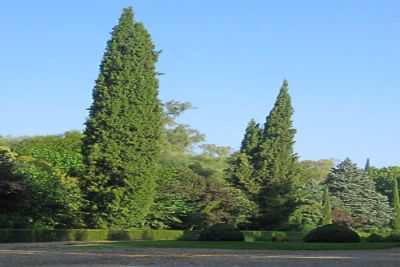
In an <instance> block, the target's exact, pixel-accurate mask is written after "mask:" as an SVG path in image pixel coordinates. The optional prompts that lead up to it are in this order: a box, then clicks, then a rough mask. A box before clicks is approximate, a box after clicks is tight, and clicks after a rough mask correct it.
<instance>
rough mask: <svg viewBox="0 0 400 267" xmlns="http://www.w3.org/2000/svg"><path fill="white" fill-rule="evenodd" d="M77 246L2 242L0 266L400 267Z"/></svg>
mask: <svg viewBox="0 0 400 267" xmlns="http://www.w3.org/2000/svg"><path fill="white" fill-rule="evenodd" d="M71 244H75V243H73V242H54V243H26V244H25V243H19V244H17V243H14V244H0V266H1V267H36V266H49V267H50V266H51V267H66V266H73V267H86V266H103V267H111V266H125V267H128V266H129V267H133V266H231V267H233V266H268V267H274V266H280V267H281V266H321V267H330V266H340V267H345V266H352V267H357V266H362V267H370V266H381V267H391V266H396V267H399V266H400V248H396V249H389V250H361V251H356V250H353V251H278V250H269V251H268V250H222V249H173V248H170V249H165V248H163V249H160V248H118V249H116V248H113V249H109V248H78V247H73V246H71Z"/></svg>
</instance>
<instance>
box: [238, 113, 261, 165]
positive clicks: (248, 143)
mask: <svg viewBox="0 0 400 267" xmlns="http://www.w3.org/2000/svg"><path fill="white" fill-rule="evenodd" d="M260 137H261V128H260V125H259V124H257V123H256V122H255V120H254V119H251V120H250V122H249V124H248V125H247V128H246V132H245V134H244V137H243V140H242V145H241V147H240V153H242V154H245V155H247V156H248V158H249V159H250V161H253V160H255V156H256V153H257V149H258V146H259V144H260Z"/></svg>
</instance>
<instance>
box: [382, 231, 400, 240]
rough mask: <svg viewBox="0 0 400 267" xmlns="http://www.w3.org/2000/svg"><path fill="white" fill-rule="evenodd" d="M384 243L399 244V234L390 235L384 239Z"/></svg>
mask: <svg viewBox="0 0 400 267" xmlns="http://www.w3.org/2000/svg"><path fill="white" fill-rule="evenodd" d="M385 241H386V242H400V233H392V234H390V235H389V236H387V237H386V238H385Z"/></svg>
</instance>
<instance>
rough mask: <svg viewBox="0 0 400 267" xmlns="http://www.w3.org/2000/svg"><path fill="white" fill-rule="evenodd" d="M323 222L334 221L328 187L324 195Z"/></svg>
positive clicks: (329, 222)
mask: <svg viewBox="0 0 400 267" xmlns="http://www.w3.org/2000/svg"><path fill="white" fill-rule="evenodd" d="M323 205H324V206H323V208H324V210H323V224H324V225H326V224H331V223H332V211H331V199H330V196H329V190H328V187H325V188H324V195H323Z"/></svg>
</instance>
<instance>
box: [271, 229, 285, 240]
mask: <svg viewBox="0 0 400 267" xmlns="http://www.w3.org/2000/svg"><path fill="white" fill-rule="evenodd" d="M271 240H272V242H287V241H289V239H288V236H287V234H286V233H285V232H281V231H274V232H272V238H271Z"/></svg>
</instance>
